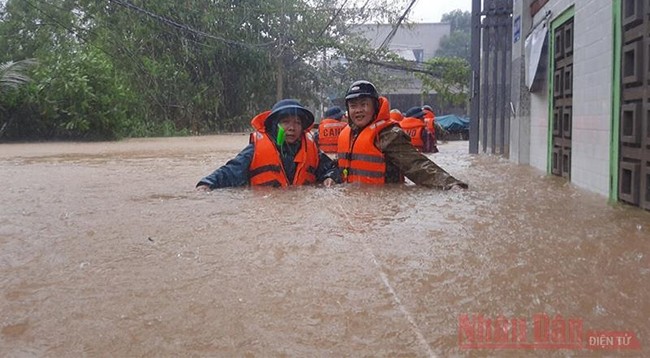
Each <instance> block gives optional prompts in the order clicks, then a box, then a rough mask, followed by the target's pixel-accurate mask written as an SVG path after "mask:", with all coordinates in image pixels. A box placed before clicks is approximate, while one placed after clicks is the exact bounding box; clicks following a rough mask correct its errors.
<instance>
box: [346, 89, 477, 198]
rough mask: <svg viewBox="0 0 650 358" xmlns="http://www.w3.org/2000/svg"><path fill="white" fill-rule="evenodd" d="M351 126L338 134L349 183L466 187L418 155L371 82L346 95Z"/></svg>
mask: <svg viewBox="0 0 650 358" xmlns="http://www.w3.org/2000/svg"><path fill="white" fill-rule="evenodd" d="M345 106H346V107H347V110H348V115H349V120H350V122H349V123H348V127H346V128H344V129H343V131H342V132H341V135H339V142H338V150H337V152H338V154H337V156H338V165H339V169H340V170H341V172H342V176H343V181H344V182H348V183H368V184H385V183H402V182H404V176H406V177H407V178H409V179H410V180H411V181H413V182H414V183H415V184H417V185H422V186H426V187H430V188H438V189H443V190H449V189H457V188H462V189H466V188H467V184H465V183H463V182H462V181H460V180H458V179H456V178H454V177H453V176H451V175H450V174H449V173H447V172H446V171H445V170H444V169H442V168H440V167H439V166H438V165H437V164H435V163H434V162H433V161H431V160H430V159H429V158H427V157H426V156H424V155H423V154H422V153H420V152H418V151H417V149H415V147H413V145H412V144H411V138H410V137H409V136H408V135H407V134H406V133H404V131H403V130H402V129H401V128H400V127H399V126H398V125H397V122H395V121H393V120H391V119H390V113H389V109H390V104H389V102H388V99H386V98H385V97H381V96H379V93H378V92H377V89H376V88H375V86H374V85H373V84H372V83H370V82H368V81H356V82H354V83H352V85H351V86H350V88H349V89H348V91H347V92H346V94H345Z"/></svg>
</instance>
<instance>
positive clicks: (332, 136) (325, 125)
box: [318, 106, 348, 153]
mask: <svg viewBox="0 0 650 358" xmlns="http://www.w3.org/2000/svg"><path fill="white" fill-rule="evenodd" d="M343 115H345V113H344V112H343V110H342V109H341V107H338V106H334V107H332V108H330V109H328V110H327V111H325V118H324V119H323V120H322V121H320V124H319V125H318V147H319V148H320V149H321V150H322V151H323V152H325V153H336V144H337V142H338V139H339V133H341V130H343V128H345V126H347V125H348V124H347V123H345V122H342V121H341V118H343Z"/></svg>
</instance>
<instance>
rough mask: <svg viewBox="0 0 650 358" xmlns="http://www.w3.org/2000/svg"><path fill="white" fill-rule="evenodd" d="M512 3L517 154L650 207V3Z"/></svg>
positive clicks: (513, 153) (513, 155)
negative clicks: (538, 41) (540, 44)
mask: <svg viewBox="0 0 650 358" xmlns="http://www.w3.org/2000/svg"><path fill="white" fill-rule="evenodd" d="M513 5H514V6H513V13H512V18H513V37H512V41H513V46H512V66H511V68H512V76H511V78H512V83H511V93H510V94H511V103H512V107H513V112H514V115H513V116H511V118H510V131H509V132H510V133H509V134H510V141H509V144H510V145H509V153H508V156H509V158H510V159H511V160H513V161H515V162H517V163H521V164H529V165H531V166H533V167H535V168H538V169H541V170H544V171H546V172H547V173H549V174H552V175H558V176H562V177H564V178H565V179H566V180H568V181H570V182H572V183H574V184H575V185H577V186H579V187H582V188H585V189H588V190H590V191H593V192H596V193H599V194H602V195H605V196H608V197H609V198H610V199H611V200H613V201H623V202H626V203H629V204H631V205H635V206H639V207H642V208H645V209H647V210H650V91H648V83H650V82H649V81H650V61H649V60H648V58H649V57H650V46H649V45H648V44H649V43H650V36H649V35H650V30H649V29H650V27H649V25H650V22H649V20H648V19H649V17H648V15H649V14H650V2H649V1H641V0H632V1H628V0H590V1H578V0H534V1H533V0H518V1H517V0H515V1H514V3H513ZM542 28H544V29H545V30H544V33H545V40H544V42H545V44H546V48H545V50H544V51H541V50H539V49H538V51H535V50H534V49H533V50H532V51H531V48H530V47H531V46H532V45H531V43H534V42H535V41H532V40H533V39H532V38H533V37H534V36H535V33H537V35H539V33H540V29H542ZM518 31H519V32H520V34H521V36H520V39H517V36H516V34H517V32H518ZM538 38H539V36H538ZM527 43H528V48H527V45H526V44H527ZM536 53H541V58H540V59H539V64H536V63H537V62H536V61H535V54H536ZM531 73H532V74H533V75H532V76H536V77H537V81H536V85H535V86H532V87H531V86H529V85H530V83H531V82H532V81H528V82H527V78H526V77H527V76H528V80H530V77H531V75H530V74H531Z"/></svg>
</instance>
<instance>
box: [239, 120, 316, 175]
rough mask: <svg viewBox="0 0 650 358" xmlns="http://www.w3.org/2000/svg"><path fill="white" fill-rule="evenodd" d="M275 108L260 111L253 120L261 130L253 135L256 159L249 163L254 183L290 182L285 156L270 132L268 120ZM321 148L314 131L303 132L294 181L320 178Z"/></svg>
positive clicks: (296, 159)
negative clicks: (310, 132)
mask: <svg viewBox="0 0 650 358" xmlns="http://www.w3.org/2000/svg"><path fill="white" fill-rule="evenodd" d="M270 113H271V111H266V112H263V113H260V114H258V115H257V116H256V117H255V118H253V120H252V121H251V124H252V125H253V127H254V128H255V129H256V130H257V131H256V132H254V133H252V134H251V136H250V142H251V143H253V145H254V152H253V159H252V160H251V164H250V166H249V167H248V175H249V180H250V183H251V185H271V186H282V187H286V186H288V185H289V184H290V183H289V181H288V179H287V175H286V173H285V171H284V166H283V165H282V159H281V158H280V153H279V152H278V148H277V147H276V146H275V143H274V141H273V140H272V139H271V137H270V136H269V135H268V134H267V133H266V129H265V127H264V121H265V120H266V118H267V117H268V116H269V114H270ZM318 161H319V159H318V148H317V147H316V143H314V140H313V138H312V137H311V134H309V133H307V132H303V134H302V137H301V140H300V149H299V150H298V153H296V157H295V158H294V162H295V163H296V173H295V175H294V177H293V182H291V184H292V185H305V184H312V183H315V182H316V168H318Z"/></svg>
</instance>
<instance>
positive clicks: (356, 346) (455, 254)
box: [0, 135, 650, 357]
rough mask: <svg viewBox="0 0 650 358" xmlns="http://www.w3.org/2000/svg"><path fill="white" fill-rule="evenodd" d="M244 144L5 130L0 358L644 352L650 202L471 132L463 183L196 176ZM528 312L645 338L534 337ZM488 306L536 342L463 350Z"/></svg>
mask: <svg viewBox="0 0 650 358" xmlns="http://www.w3.org/2000/svg"><path fill="white" fill-rule="evenodd" d="M247 139H248V138H247V136H245V135H232V136H206V137H192V138H170V139H140V140H126V141H122V142H116V143H41V144H3V145H0V183H2V191H1V192H0V202H1V206H0V313H1V316H0V356H3V357H32V356H33V357H41V356H49V357H82V356H89V357H94V356H107V357H131V356H144V357H168V356H196V357H204V356H227V357H230V356H246V357H253V356H255V357H266V356H289V357H319V356H331V357H343V356H379V357H401V356H407V357H408V356H424V357H426V356H458V355H472V356H504V355H506V356H517V357H518V356H527V355H532V356H549V355H551V356H592V355H596V356H599V355H606V356H611V355H619V354H622V355H626V356H650V349H649V348H650V321H649V320H650V213H648V212H644V211H642V210H638V209H634V208H630V207H626V206H622V205H608V204H607V203H606V199H605V198H603V197H601V196H598V195H595V194H592V193H589V192H585V191H583V190H580V189H577V188H575V187H574V186H573V185H571V184H567V183H566V182H564V181H563V180H561V179H558V178H553V177H548V176H546V175H544V174H543V173H541V172H539V171H536V170H534V169H531V168H529V167H525V166H517V165H514V164H512V163H509V162H508V161H507V160H504V159H501V158H498V157H493V156H487V155H484V156H470V155H468V154H466V153H467V142H453V143H447V144H442V145H441V146H440V153H438V154H435V155H433V158H434V159H435V160H436V161H437V162H438V163H439V164H440V165H442V166H443V167H444V168H446V169H447V170H448V171H449V172H451V173H452V174H453V175H455V176H456V177H458V178H460V179H463V180H465V181H466V182H468V183H469V185H470V187H471V189H470V190H468V191H464V192H441V191H436V190H428V189H424V188H420V187H416V186H413V185H410V186H386V187H380V188H375V187H359V186H337V187H335V188H323V187H301V188H291V189H289V190H273V189H269V190H251V189H248V188H236V189H221V190H216V191H213V192H211V193H199V192H196V191H194V185H195V183H196V182H197V181H198V180H199V179H200V178H201V177H203V176H204V175H206V174H208V173H210V172H211V171H212V170H213V169H215V168H216V167H218V166H219V165H221V164H223V163H225V162H226V161H227V160H228V159H229V158H231V157H233V156H234V155H235V154H236V153H237V152H238V151H239V150H240V149H242V148H243V147H244V146H245V145H246V143H247ZM539 314H546V315H547V316H549V317H550V318H551V319H554V318H558V317H563V318H566V319H567V320H568V319H569V318H572V319H574V321H579V322H580V324H581V327H582V328H581V329H582V331H581V332H582V335H581V336H579V337H578V339H582V340H581V341H579V342H578V343H580V344H582V345H583V346H586V345H587V344H588V342H587V332H588V331H616V332H619V331H620V332H631V333H633V334H634V335H636V337H637V338H638V340H639V342H640V345H641V350H633V351H609V350H586V349H578V348H575V347H573V348H564V349H559V348H558V347H557V346H554V347H555V348H553V347H551V348H550V349H549V348H547V349H545V350H539V349H538V350H532V348H534V347H537V348H540V347H541V346H534V344H537V343H540V342H541V341H538V339H541V340H542V341H543V339H544V338H543V337H542V338H539V337H537V338H536V334H538V333H539V332H536V331H535V324H534V322H535V318H534V317H536V315H539ZM463 315H465V317H466V318H467V319H468V320H469V321H464V322H465V323H467V322H470V323H471V324H472V325H475V326H476V327H479V329H478V330H476V331H471V330H468V329H467V325H465V326H463V325H462V324H461V322H463V321H462V319H461V318H462V317H463ZM479 315H482V317H484V318H485V319H484V320H483V321H481V320H480V318H479ZM500 316H503V317H505V318H507V319H514V318H518V319H521V321H523V322H524V323H525V324H526V326H527V331H526V332H524V333H526V335H525V336H523V341H524V342H527V343H530V344H529V345H528V346H526V345H524V344H520V345H519V346H516V347H515V348H513V346H512V345H510V346H509V347H510V348H511V349H504V348H503V347H501V348H499V347H496V348H495V347H492V348H489V347H488V348H485V347H483V348H482V349H468V348H467V346H463V344H465V343H467V342H468V339H471V337H470V336H471V333H472V332H474V333H476V334H477V335H476V336H475V338H474V341H471V342H474V343H476V342H477V341H478V343H481V341H480V339H478V338H476V337H481V336H480V332H481V330H480V327H484V326H482V325H481V323H480V322H484V321H485V320H487V319H490V318H492V319H495V318H497V317H500ZM537 317H540V316H537ZM477 322H478V323H477ZM489 327H494V325H492V326H488V328H489ZM552 327H553V326H552ZM540 332H541V331H540ZM553 332H557V331H553ZM494 333H495V332H492V335H493V336H494ZM569 333H571V332H569ZM553 334H555V333H553ZM557 337H561V336H556V335H552V336H551V338H552V339H554V338H557ZM558 339H559V338H558ZM482 342H483V343H486V342H487V343H490V342H492V341H491V340H490V339H489V338H485V339H483V341H482ZM508 342H510V341H508ZM521 342H522V340H520V341H519V343H521ZM550 342H551V343H554V342H555V343H557V342H560V341H555V340H551V341H550ZM573 342H574V343H575V341H573ZM517 347H518V348H517ZM531 347H532V348H531ZM470 348H471V347H470ZM474 348H480V346H474Z"/></svg>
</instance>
